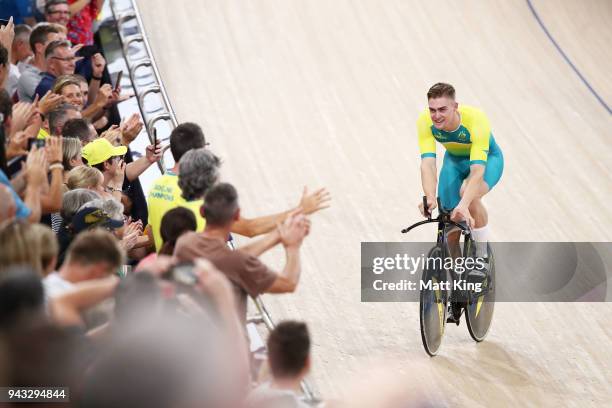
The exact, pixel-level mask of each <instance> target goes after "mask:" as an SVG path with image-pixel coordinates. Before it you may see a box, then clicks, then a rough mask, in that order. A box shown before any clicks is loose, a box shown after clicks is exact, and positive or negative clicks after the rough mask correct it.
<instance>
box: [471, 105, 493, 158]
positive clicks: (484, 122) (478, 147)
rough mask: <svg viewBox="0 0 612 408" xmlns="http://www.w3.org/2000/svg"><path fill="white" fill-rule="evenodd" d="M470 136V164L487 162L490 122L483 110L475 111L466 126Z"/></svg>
mask: <svg viewBox="0 0 612 408" xmlns="http://www.w3.org/2000/svg"><path fill="white" fill-rule="evenodd" d="M466 127H467V128H468V129H469V131H470V135H471V137H472V147H471V149H470V165H472V164H482V165H486V164H487V158H488V157H489V139H490V137H491V124H490V123H489V118H487V115H485V114H484V113H483V112H478V113H475V114H474V116H473V118H472V120H471V123H470V124H469V126H466Z"/></svg>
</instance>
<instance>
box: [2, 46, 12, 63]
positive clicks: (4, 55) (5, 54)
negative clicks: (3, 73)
mask: <svg viewBox="0 0 612 408" xmlns="http://www.w3.org/2000/svg"><path fill="white" fill-rule="evenodd" d="M9 64H10V61H9V55H8V50H7V49H6V48H5V47H4V46H3V45H2V44H0V65H4V66H6V67H8V66H9Z"/></svg>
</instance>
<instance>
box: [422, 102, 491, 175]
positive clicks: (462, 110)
mask: <svg viewBox="0 0 612 408" xmlns="http://www.w3.org/2000/svg"><path fill="white" fill-rule="evenodd" d="M457 111H458V112H459V115H460V117H461V123H460V125H459V127H458V128H457V129H455V130H453V131H452V132H447V131H444V130H439V129H436V127H435V126H434V125H433V122H432V120H431V116H430V115H429V109H426V110H425V111H424V112H423V113H421V115H420V116H419V118H418V120H417V131H418V136H419V149H420V150H421V158H425V157H436V140H437V141H438V142H440V143H441V144H442V145H443V146H444V148H446V151H447V152H448V153H449V154H451V155H452V156H455V157H458V158H466V159H467V158H469V160H470V165H472V164H482V165H486V164H487V159H488V157H489V154H493V153H495V152H497V151H498V150H499V147H498V146H497V144H496V143H495V138H494V137H493V134H492V133H491V125H490V123H489V119H488V118H487V116H486V115H485V114H484V112H482V111H481V110H480V109H477V108H474V107H472V106H468V105H459V107H458V108H457Z"/></svg>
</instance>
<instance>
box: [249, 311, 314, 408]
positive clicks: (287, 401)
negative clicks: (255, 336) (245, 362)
mask: <svg viewBox="0 0 612 408" xmlns="http://www.w3.org/2000/svg"><path fill="white" fill-rule="evenodd" d="M310 361H311V360H310V335H309V333H308V328H307V327H306V324H305V323H300V322H294V321H284V322H281V323H279V324H278V325H277V326H276V327H275V328H274V330H272V332H271V333H270V337H268V365H269V366H270V373H271V374H272V379H271V381H270V382H268V383H264V384H262V385H260V386H259V387H258V388H256V389H255V390H253V391H252V392H251V394H250V396H249V398H248V402H247V404H246V405H247V407H248V408H268V407H274V408H308V407H309V406H311V405H309V404H307V403H306V402H305V401H304V400H303V399H302V398H301V397H300V396H299V395H298V393H299V392H300V385H301V382H302V380H303V379H304V377H306V375H307V374H308V372H309V371H310Z"/></svg>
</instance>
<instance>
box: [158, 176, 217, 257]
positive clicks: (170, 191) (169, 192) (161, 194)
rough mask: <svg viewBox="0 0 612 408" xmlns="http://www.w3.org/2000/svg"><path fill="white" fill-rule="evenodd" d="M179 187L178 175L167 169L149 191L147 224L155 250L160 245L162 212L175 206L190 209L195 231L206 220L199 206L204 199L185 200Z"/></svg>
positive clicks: (203, 224) (199, 228)
mask: <svg viewBox="0 0 612 408" xmlns="http://www.w3.org/2000/svg"><path fill="white" fill-rule="evenodd" d="M181 193H182V192H181V188H180V187H179V185H178V176H177V175H176V174H175V173H173V172H171V171H169V170H168V171H167V172H166V174H164V175H163V176H161V177H160V178H158V179H157V180H155V182H154V183H153V185H152V186H151V190H150V191H149V196H148V197H147V203H148V205H149V225H150V226H151V230H152V231H153V239H154V240H155V250H156V251H159V250H160V249H161V246H162V238H161V234H160V231H159V229H160V226H161V220H162V218H163V216H164V214H165V213H166V212H167V211H168V210H171V209H173V208H176V207H185V208H187V209H190V210H191V211H192V212H193V214H194V215H195V217H196V221H197V231H204V227H205V226H206V220H205V219H204V217H202V216H201V215H200V207H201V206H202V205H203V204H204V200H193V201H187V200H185V199H184V198H183V197H182V196H181Z"/></svg>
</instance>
